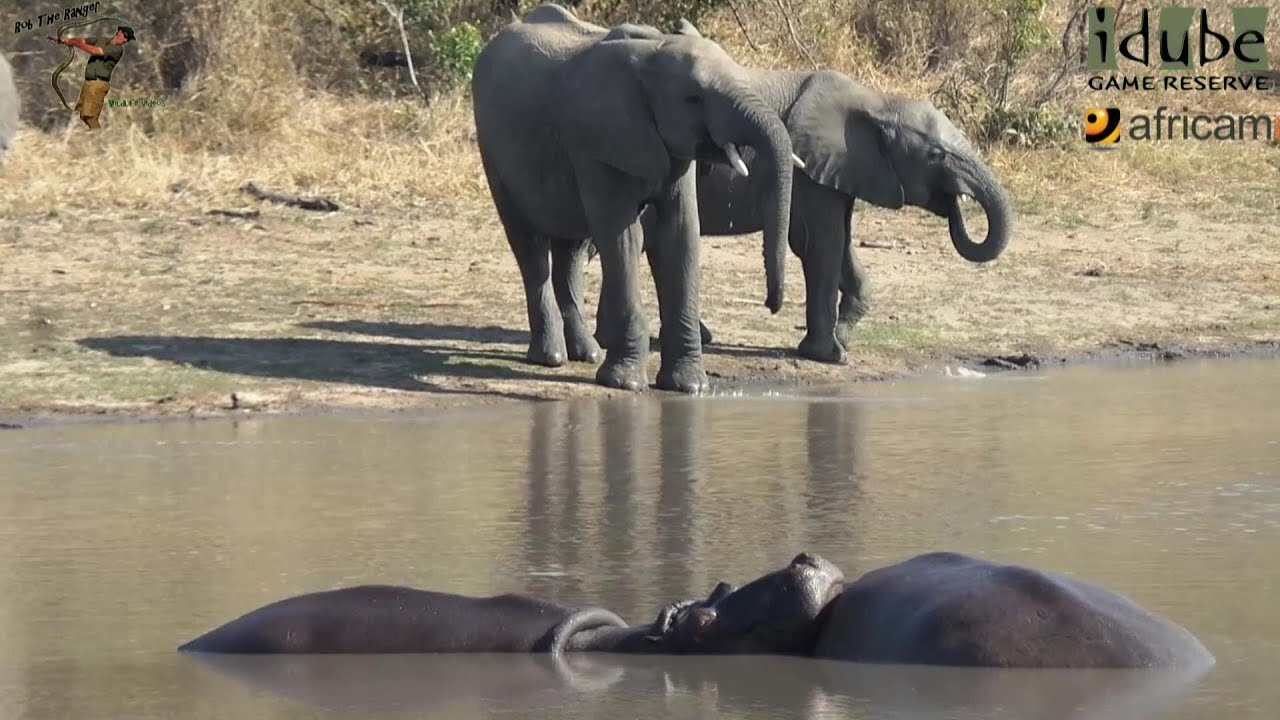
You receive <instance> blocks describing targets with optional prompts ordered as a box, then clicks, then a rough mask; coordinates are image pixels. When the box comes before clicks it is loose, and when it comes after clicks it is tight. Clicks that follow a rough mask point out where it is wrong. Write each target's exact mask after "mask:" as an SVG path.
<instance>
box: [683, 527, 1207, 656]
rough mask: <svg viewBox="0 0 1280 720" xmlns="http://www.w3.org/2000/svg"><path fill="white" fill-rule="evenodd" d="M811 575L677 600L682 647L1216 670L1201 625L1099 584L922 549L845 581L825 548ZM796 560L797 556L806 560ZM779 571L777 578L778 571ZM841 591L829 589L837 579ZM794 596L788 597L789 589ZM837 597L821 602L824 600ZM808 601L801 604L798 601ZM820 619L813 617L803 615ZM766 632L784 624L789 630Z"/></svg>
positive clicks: (813, 558) (721, 588) (811, 563)
mask: <svg viewBox="0 0 1280 720" xmlns="http://www.w3.org/2000/svg"><path fill="white" fill-rule="evenodd" d="M802 558H808V561H807V563H808V566H809V567H811V568H813V571H812V572H811V573H809V574H808V575H807V576H806V581H805V582H804V583H795V582H785V581H784V582H781V583H775V584H773V585H768V584H766V585H765V586H763V587H762V586H759V585H758V584H757V583H759V582H760V581H756V582H753V583H751V584H750V585H747V586H744V587H743V588H741V589H739V590H737V591H731V589H730V588H728V587H727V586H725V585H723V584H721V585H720V586H718V587H717V589H716V591H715V592H713V593H712V596H711V597H709V598H708V599H707V600H705V601H701V602H693V603H689V602H684V603H676V604H675V605H674V606H673V607H674V608H675V609H676V611H675V612H674V613H673V614H672V615H671V616H670V617H669V618H668V619H667V620H665V621H663V622H664V624H663V630H664V632H665V633H666V635H667V636H668V637H669V638H670V640H669V642H670V643H671V644H672V646H674V647H677V648H703V651H704V652H709V651H711V650H710V648H712V647H722V648H728V649H730V650H731V651H736V650H733V649H735V648H738V647H746V648H749V649H750V651H752V652H779V653H786V654H794V655H809V656H813V657H818V658H827V659H835V660H850V661H856V662H867V663H892V664H907V665H949V666H972V667H1011V668H1012V667H1017V668H1050V667H1056V668H1154V667H1186V668H1193V667H1196V668H1198V667H1208V666H1210V665H1212V664H1213V663H1214V658H1213V656H1212V655H1211V654H1210V653H1209V651H1208V650H1207V649H1206V648H1205V647H1204V645H1202V644H1201V643H1200V641H1199V640H1197V639H1196V638H1195V637H1194V636H1193V635H1191V633H1189V632H1187V631H1186V630H1185V629H1183V628H1182V627H1180V626H1178V625H1175V624H1174V623H1172V622H1170V621H1168V620H1166V619H1164V618H1162V617H1159V616H1157V615H1155V614H1153V613H1151V612H1149V611H1147V610H1145V609H1143V608H1141V607H1139V606H1138V605H1137V604H1135V603H1134V602H1133V601H1131V600H1129V599H1128V598H1126V597H1124V596H1122V595H1119V594H1117V593H1114V592H1111V591H1110V590H1107V589H1105V588H1102V587H1099V586H1097V585H1094V584H1092V583H1089V582H1086V581H1083V580H1077V579H1074V578H1070V577H1066V576H1064V575H1058V574H1054V573H1046V572H1041V571H1039V570H1032V569H1028V568H1024V567H1018V566H1014V565H1001V564H996V563H991V562H988V561H986V560H982V559H979V558H975V557H971V556H967V555H961V554H958V553H949V552H936V553H928V554H924V555H918V556H916V557H914V558H911V559H908V560H905V561H903V562H900V563H897V564H895V565H890V566H888V567H883V568H880V569H878V570H873V571H871V572H869V573H867V574H866V575H863V576H862V577H861V578H859V579H858V580H857V581H855V582H852V583H848V584H847V585H844V586H843V588H840V587H839V583H840V582H841V581H840V579H839V575H838V573H839V570H838V569H835V568H834V566H833V565H831V564H830V563H828V562H827V561H825V560H823V559H822V558H819V557H816V556H812V555H809V556H805V555H802V556H800V557H798V558H797V561H799V560H801V559H802ZM795 563H796V561H793V563H792V566H789V567H794V565H795ZM766 577H769V576H766ZM833 582H834V583H836V585H837V587H835V588H832V587H828V585H829V584H830V583H833ZM789 592H791V593H792V594H794V595H795V598H796V599H794V600H787V601H781V602H780V601H779V600H778V598H779V597H780V596H781V597H783V598H787V597H789V596H788V593H789ZM818 597H826V598H828V602H826V603H824V604H823V605H821V606H818V608H819V609H817V610H815V609H814V607H815V599H816V598H818ZM797 607H799V608H803V611H802V612H797V611H796V610H795V609H794V608H797ZM806 617H808V618H811V619H812V620H811V622H810V624H809V625H807V626H806V625H805V624H804V623H803V622H802V621H803V619H804V618H806ZM761 628H767V629H773V628H784V629H785V632H782V633H780V634H778V633H772V632H762V631H761V630H760V629H761Z"/></svg>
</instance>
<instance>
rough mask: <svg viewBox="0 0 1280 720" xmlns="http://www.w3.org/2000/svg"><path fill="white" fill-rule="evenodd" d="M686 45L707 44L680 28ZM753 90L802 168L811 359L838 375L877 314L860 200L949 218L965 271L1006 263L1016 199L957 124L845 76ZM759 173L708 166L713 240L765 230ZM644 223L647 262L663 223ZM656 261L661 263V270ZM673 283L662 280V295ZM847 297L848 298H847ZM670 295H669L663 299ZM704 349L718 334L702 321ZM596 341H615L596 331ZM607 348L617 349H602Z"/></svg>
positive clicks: (804, 350)
mask: <svg viewBox="0 0 1280 720" xmlns="http://www.w3.org/2000/svg"><path fill="white" fill-rule="evenodd" d="M629 32H631V33H633V34H635V35H636V36H638V37H649V36H656V35H658V34H660V33H659V31H658V30H657V29H655V28H653V27H651V26H644V25H640V26H630V27H629ZM673 32H674V33H676V34H685V35H690V36H695V37H696V36H699V34H698V30H697V28H695V27H694V26H693V25H691V24H689V23H688V22H683V21H682V22H680V23H679V24H678V26H677V27H676V28H674V29H673ZM749 85H750V86H751V87H752V88H753V89H754V90H755V92H756V93H757V94H759V95H760V96H761V97H763V98H764V99H765V101H766V102H767V103H768V104H769V106H770V107H771V108H772V109H773V110H775V111H777V112H778V113H780V114H781V115H782V117H783V121H784V122H785V123H786V126H787V130H788V132H789V133H790V136H791V142H792V145H793V148H794V151H795V153H796V155H797V156H799V158H800V163H798V164H797V166H798V167H799V166H801V165H803V167H802V172H800V173H797V174H796V175H795V181H794V183H793V185H792V197H791V223H790V237H789V241H790V246H791V249H792V251H793V252H794V253H795V254H796V255H797V256H798V257H799V258H800V259H801V261H802V265H803V268H804V276H805V286H806V303H805V305H806V307H805V315H806V327H807V329H806V333H805V336H804V338H803V339H802V340H801V341H800V345H799V348H798V352H799V354H800V356H802V357H805V358H808V359H811V360H816V361H821V362H830V363H837V364H844V363H846V362H848V359H847V354H846V350H847V348H848V347H849V346H850V344H851V342H852V334H853V329H854V326H855V325H856V324H857V322H858V321H859V320H860V319H861V318H862V317H863V316H864V315H865V314H866V312H867V311H868V309H869V307H870V302H869V297H868V293H867V280H866V273H865V271H864V270H863V268H862V266H861V265H860V263H859V262H858V259H857V256H856V255H855V254H854V251H853V244H852V234H853V209H854V201H855V200H857V199H861V200H863V201H865V202H868V203H871V204H872V205H876V206H879V207H884V208H891V209H895V210H896V209H900V208H902V207H904V206H906V205H911V206H915V207H920V208H923V209H925V210H928V211H929V212H932V213H933V214H935V215H939V216H942V217H945V218H947V220H948V225H949V229H950V235H951V242H952V244H953V245H954V246H955V248H956V251H957V252H958V253H959V254H960V256H961V257H963V258H964V259H966V260H969V261H971V262H975V263H986V262H990V261H992V260H995V259H996V258H997V257H999V256H1000V254H1001V253H1002V252H1003V251H1004V249H1005V247H1006V246H1007V245H1008V242H1009V236H1010V231H1011V219H1010V208H1009V200H1008V198H1007V195H1006V193H1005V191H1004V189H1003V187H1002V185H1001V183H1000V182H999V180H998V178H997V177H996V176H995V173H994V172H992V170H991V169H990V168H989V167H988V166H987V165H986V163H984V162H983V160H982V158H981V157H980V155H979V153H978V151H977V150H976V149H975V148H974V147H973V146H972V144H971V143H970V142H969V140H968V139H967V138H966V137H965V135H964V133H963V132H961V131H960V130H959V129H958V128H957V127H956V126H955V125H954V124H953V123H952V122H951V121H950V119H948V118H947V117H946V115H944V114H943V113H942V112H941V111H939V110H938V109H937V108H936V107H934V105H933V104H932V103H930V102H928V101H926V100H918V99H911V98H906V97H901V96H896V95H889V94H884V93H880V92H877V91H875V90H872V89H871V88H868V87H865V86H864V85H862V84H860V83H858V82H856V81H854V80H853V79H851V78H850V77H848V76H847V75H844V74H843V73H840V72H837V71H834V70H818V71H793V70H773V69H758V68H753V69H751V70H750V72H749ZM743 159H744V161H745V162H746V164H747V167H748V169H749V171H750V174H741V175H739V174H735V173H732V172H727V171H726V169H725V168H724V167H723V166H718V165H715V164H711V163H703V162H699V163H698V164H697V194H698V218H699V225H700V228H701V230H702V233H703V234H704V235H711V236H717V235H741V234H746V233H753V232H758V231H759V230H760V229H761V227H762V217H761V215H760V210H759V207H758V205H757V203H755V202H754V201H753V198H754V197H755V196H756V195H757V194H758V192H759V191H758V189H757V188H756V187H754V186H755V183H756V177H757V175H756V174H755V171H756V166H755V162H757V160H756V157H755V155H754V153H750V152H748V153H743ZM967 197H972V198H974V199H976V200H977V201H978V203H979V204H980V205H981V207H982V208H983V209H984V211H985V212H986V216H987V222H988V231H987V235H986V237H985V238H984V240H983V241H982V242H980V243H979V242H974V240H973V239H972V238H970V236H969V232H968V230H967V229H966V228H965V224H964V217H963V215H962V214H961V210H960V201H961V199H962V198H967ZM650 212H651V211H650V210H648V209H646V210H645V213H644V214H642V215H641V223H642V226H643V228H644V231H645V238H646V240H645V251H646V252H649V248H650V246H649V243H648V240H647V238H648V230H649V228H650V227H651V226H652V223H653V222H654V219H653V217H652V216H651V215H650V214H649V213H650ZM653 264H654V259H653V258H650V265H651V266H652V265H653ZM664 280H665V277H664V275H663V274H662V273H661V272H659V271H658V269H657V268H655V269H654V282H655V287H658V286H660V284H661V283H662V282H663V281H664ZM837 290H838V291H839V292H838V297H837ZM659 292H661V289H659ZM608 311H609V310H608V303H607V298H606V297H605V296H604V295H603V294H602V295H601V296H600V300H599V305H598V307H597V311H596V322H597V327H598V328H604V327H607V326H608V325H609V324H610V322H611V321H609V320H608ZM699 326H700V327H699V330H700V333H701V336H702V341H703V343H704V344H707V343H710V342H711V338H712V336H711V331H710V330H709V329H707V326H706V324H705V323H703V322H702V321H701V319H699ZM596 337H597V340H600V339H602V338H603V339H604V340H608V338H605V337H604V334H603V332H597V334H596ZM601 345H602V346H604V347H607V343H606V342H602V343H601Z"/></svg>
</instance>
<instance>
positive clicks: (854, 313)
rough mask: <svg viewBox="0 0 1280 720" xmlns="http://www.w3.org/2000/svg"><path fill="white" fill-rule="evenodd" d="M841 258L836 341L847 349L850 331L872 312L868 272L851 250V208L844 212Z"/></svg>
mask: <svg viewBox="0 0 1280 720" xmlns="http://www.w3.org/2000/svg"><path fill="white" fill-rule="evenodd" d="M846 218H847V219H846V220H845V228H846V230H845V234H846V237H847V238H848V239H847V241H846V242H845V245H844V258H843V260H842V262H841V264H840V312H839V317H838V318H837V319H836V341H837V342H839V343H840V345H841V346H842V347H844V349H846V350H848V349H849V347H850V345H851V344H852V343H853V329H854V326H856V325H857V324H858V321H859V320H861V319H862V318H863V316H865V315H866V314H867V311H868V310H869V309H871V299H870V297H869V293H868V292H867V271H866V270H864V269H863V267H862V263H860V262H858V254H857V253H856V252H854V250H853V206H852V203H850V207H849V212H848V213H846Z"/></svg>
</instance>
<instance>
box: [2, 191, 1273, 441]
mask: <svg viewBox="0 0 1280 720" xmlns="http://www.w3.org/2000/svg"><path fill="white" fill-rule="evenodd" d="M246 202H247V204H245V205H243V206H242V207H240V208H239V209H242V210H243V209H252V210H257V211H258V212H259V214H258V215H257V216H256V217H249V218H243V219H242V218H236V217H230V216H227V215H218V214H209V213H208V211H209V210H214V209H226V208H219V207H213V206H208V205H207V204H206V205H201V204H199V203H196V204H182V203H178V204H175V205H174V206H173V207H172V208H171V209H168V210H164V211H156V210H137V211H130V210H110V211H103V212H102V213H98V214H95V213H92V212H81V211H77V212H75V213H68V214H66V215H59V214H58V213H57V212H52V211H47V212H41V213H39V214H36V213H26V214H24V213H23V212H22V209H21V208H15V212H13V213H9V214H7V215H6V219H4V220H3V221H0V257H2V258H3V261H2V262H0V302H2V303H3V305H4V307H5V312H4V314H3V320H2V321H3V328H2V330H3V331H2V332H0V416H3V417H5V418H9V419H12V418H19V417H24V416H32V415H36V416H40V415H51V414H108V415H117V416H126V417H153V416H174V415H179V416H181V415H195V416H204V415H211V414H212V415H216V414H222V413H229V412H289V411H297V410H307V409H315V408H353V407H355V408H365V407H374V408H434V407H446V406H456V405H461V404H474V403H498V402H510V401H517V400H527V399H549V398H565V397H574V396H596V395H606V394H609V393H610V392H611V391H608V390H605V389H603V388H600V387H598V386H596V385H594V384H593V383H592V377H593V374H594V370H595V368H594V367H593V366H588V365H584V364H570V365H567V366H565V367H563V368H559V369H554V370H553V369H547V368H540V367H535V366H530V365H527V364H525V363H523V362H522V359H521V358H522V356H523V352H524V343H525V338H526V324H525V323H526V321H525V314H524V303H523V298H522V293H521V291H520V283H519V275H518V272H517V270H516V266H515V262H514V260H513V259H512V258H511V257H510V252H509V250H508V249H507V247H506V244H505V241H504V239H503V236H502V233H501V228H500V226H499V225H498V224H497V223H496V220H495V219H494V218H493V213H492V210H491V208H490V207H488V206H486V205H485V204H484V203H482V202H460V203H459V204H458V206H456V207H450V208H445V209H438V210H425V209H422V208H418V209H412V210H397V209H384V210H376V211H364V210H359V209H344V210H343V211H340V212H337V213H331V214H330V213H314V212H307V211H303V210H296V209H292V208H285V207H279V206H274V205H262V206H260V207H257V206H255V203H252V202H251V201H246ZM1277 216H1280V212H1277V210H1276V209H1274V208H1253V209H1250V208H1247V207H1243V206H1229V205H1223V206H1222V207H1219V208H1217V209H1216V210H1215V209H1214V208H1209V209H1208V210H1206V209H1204V208H1196V209H1194V210H1192V209H1183V208H1179V206H1177V205H1172V204H1170V205H1167V206H1161V205H1154V204H1147V205H1134V204H1123V205H1116V206H1113V207H1110V208H1104V209H1102V210H1098V211H1092V212H1090V213H1088V214H1085V213H1083V212H1080V213H1071V212H1065V213H1064V212H1062V211H1060V210H1055V211H1052V212H1049V211H1042V210H1040V209H1038V208H1037V207H1036V206H1035V205H1034V203H1023V204H1022V206H1021V207H1019V210H1018V217H1019V223H1018V227H1017V234H1016V236H1015V239H1014V240H1013V242H1012V244H1011V246H1010V248H1009V250H1008V251H1007V252H1006V253H1005V255H1004V256H1003V257H1002V258H1001V259H1000V260H999V261H998V262H996V263H994V264H991V265H988V266H975V265H971V264H969V263H966V262H965V261H963V260H962V259H960V258H959V257H958V256H957V255H956V253H955V252H954V250H953V249H952V248H951V246H950V243H949V242H948V240H947V238H946V226H945V221H943V220H941V219H938V218H933V217H931V216H928V215H926V214H925V213H922V212H918V211H914V210H906V211H902V212H896V213H895V212H889V211H879V210H874V209H873V210H870V211H867V210H860V211H859V215H858V223H857V229H856V233H857V237H858V242H860V243H861V244H862V246H861V247H859V248H858V249H857V252H858V253H859V254H860V256H861V258H862V260H863V262H864V263H865V265H866V267H867V270H868V273H869V275H870V278H871V282H872V298H873V303H874V305H873V309H872V312H871V314H870V315H869V316H868V318H866V319H865V320H864V322H863V324H862V325H861V327H860V331H859V335H858V339H857V346H856V347H855V348H854V349H853V351H852V353H851V362H850V364H849V365H847V366H843V367H841V366H830V365H823V364H818V363H814V362H810V361H806V360H801V359H799V358H798V357H796V356H795V354H794V348H795V345H796V343H797V342H798V341H799V339H800V337H801V336H802V334H803V330H802V328H803V322H804V304H803V280H802V274H801V272H800V267H799V262H798V261H797V260H796V259H795V258H791V260H790V266H789V268H788V278H789V282H790V287H791V289H792V291H791V293H790V295H789V298H790V301H789V302H788V304H787V305H786V307H785V308H784V310H783V311H782V312H781V313H779V314H778V315H775V316H771V315H769V313H768V311H767V310H766V309H765V308H764V307H763V305H762V300H763V291H764V287H763V285H764V279H763V272H762V268H761V260H760V248H759V244H758V243H759V239H758V236H746V237H740V238H707V239H706V244H705V246H704V247H705V250H704V261H703V265H704V268H705V269H704V282H703V286H704V290H703V295H702V302H703V308H704V315H705V317H706V319H707V322H708V324H709V325H710V326H711V328H712V329H713V331H714V332H715V333H716V343H715V345H714V346H713V347H710V348H708V357H707V360H706V364H707V370H708V372H709V373H710V375H711V377H712V384H713V387H715V388H716V389H719V390H723V389H725V388H730V387H733V386H735V385H740V384H749V383H769V384H783V385H795V384H813V383H828V382H849V381H855V380H862V379H868V378H874V377H884V376H886V375H895V374H901V373H911V372H920V371H943V370H944V369H945V368H947V367H953V368H954V367H955V366H958V365H967V366H969V367H980V366H981V365H982V362H983V360H984V359H985V358H988V357H991V356H1019V355H1021V354H1023V353H1027V354H1030V355H1032V356H1035V357H1037V358H1040V359H1042V360H1045V361H1048V362H1053V363H1056V362H1059V361H1060V360H1062V359H1071V358H1084V357H1089V356H1097V355H1099V354H1101V355H1106V354H1123V353H1141V354H1144V355H1145V356H1148V357H1156V358H1160V357H1165V356H1166V354H1168V355H1167V356H1169V357H1177V356H1179V355H1180V354H1186V353H1195V352H1202V351H1209V352H1222V353H1234V352H1245V351H1257V350H1259V349H1261V350H1262V351H1266V350H1267V349H1268V348H1270V349H1272V350H1274V342H1275V340H1276V339H1277V338H1278V337H1280V270H1278V269H1277V268H1280V243H1276V242H1275V237H1274V232H1271V231H1268V230H1267V228H1271V229H1272V230H1273V229H1274V228H1275V227H1277V222H1276V220H1277ZM587 276H588V298H589V302H590V303H591V305H592V307H591V310H592V311H594V301H595V298H596V297H597V290H598V282H599V265H598V264H597V263H592V264H591V265H590V266H589V267H588V272H587ZM646 302H647V304H648V308H649V317H650V318H652V319H653V320H651V322H652V323H653V325H651V331H656V327H655V325H656V308H655V306H654V303H653V297H652V292H651V289H650V291H649V293H648V296H647V297H646ZM1014 364H1015V365H1016V364H1017V362H1016V361H1015V363H1014ZM657 365H658V359H657V356H656V352H655V353H654V355H653V356H651V359H650V378H651V379H652V377H653V374H654V373H656V371H657Z"/></svg>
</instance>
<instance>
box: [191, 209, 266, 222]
mask: <svg viewBox="0 0 1280 720" xmlns="http://www.w3.org/2000/svg"><path fill="white" fill-rule="evenodd" d="M205 214H206V215H221V216H223V217H229V218H236V219H237V220H254V219H256V218H258V217H259V216H260V215H262V212H261V211H259V210H217V209H215V210H210V211H208V212H207V213H205Z"/></svg>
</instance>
